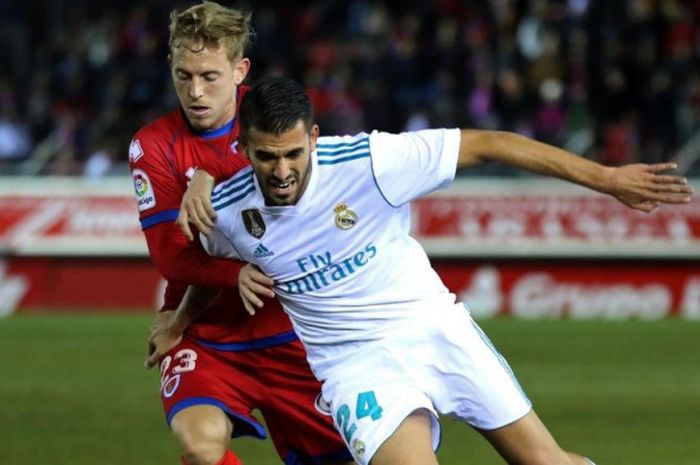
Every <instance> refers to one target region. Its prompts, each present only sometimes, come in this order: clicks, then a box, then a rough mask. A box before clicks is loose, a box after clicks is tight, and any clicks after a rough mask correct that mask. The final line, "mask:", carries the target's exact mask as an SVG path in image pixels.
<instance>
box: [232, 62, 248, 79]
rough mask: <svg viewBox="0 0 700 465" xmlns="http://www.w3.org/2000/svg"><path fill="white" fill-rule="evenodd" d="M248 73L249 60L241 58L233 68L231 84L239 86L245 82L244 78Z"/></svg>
mask: <svg viewBox="0 0 700 465" xmlns="http://www.w3.org/2000/svg"><path fill="white" fill-rule="evenodd" d="M248 71H250V60H249V59H248V58H241V59H240V60H238V62H237V63H236V64H235V65H234V66H233V82H234V83H235V84H236V85H237V86H239V85H241V83H242V82H243V81H244V80H245V77H246V76H247V75H248Z"/></svg>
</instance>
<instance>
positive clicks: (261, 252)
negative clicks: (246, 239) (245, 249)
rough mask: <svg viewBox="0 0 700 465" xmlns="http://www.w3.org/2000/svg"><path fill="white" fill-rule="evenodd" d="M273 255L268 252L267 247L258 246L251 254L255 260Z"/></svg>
mask: <svg viewBox="0 0 700 465" xmlns="http://www.w3.org/2000/svg"><path fill="white" fill-rule="evenodd" d="M274 254H275V253H274V252H272V251H270V250H269V249H268V248H267V247H265V246H264V245H262V244H260V245H258V246H257V247H256V248H255V252H253V256H254V257H255V258H265V257H271V256H273V255H274Z"/></svg>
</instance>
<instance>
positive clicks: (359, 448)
mask: <svg viewBox="0 0 700 465" xmlns="http://www.w3.org/2000/svg"><path fill="white" fill-rule="evenodd" d="M352 450H354V451H355V457H357V458H358V459H359V460H362V458H363V457H364V456H365V443H364V442H362V441H360V440H359V439H355V440H354V441H352Z"/></svg>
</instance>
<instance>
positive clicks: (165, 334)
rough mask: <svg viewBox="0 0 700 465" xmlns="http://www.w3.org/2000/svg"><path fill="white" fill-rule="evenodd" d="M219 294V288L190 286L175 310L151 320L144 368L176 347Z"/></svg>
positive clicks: (159, 314) (152, 364) (165, 312)
mask: <svg viewBox="0 0 700 465" xmlns="http://www.w3.org/2000/svg"><path fill="white" fill-rule="evenodd" d="M220 293H221V288H204V287H192V286H190V287H189V288H188V289H187V292H185V295H184V296H183V298H182V300H181V301H180V305H178V307H177V309H175V310H166V311H162V312H159V313H158V315H156V318H155V319H154V320H153V325H152V326H151V334H150V335H149V337H148V356H147V358H146V362H145V363H144V365H145V367H146V368H151V367H152V366H154V365H155V364H157V363H158V360H160V359H161V357H163V356H164V355H165V354H166V353H168V351H169V350H170V349H172V348H173V347H175V346H176V345H178V344H179V343H180V341H181V340H182V335H183V334H184V332H185V329H187V327H188V326H189V325H190V324H191V323H192V322H193V321H195V320H196V319H197V317H198V316H199V315H200V314H201V313H202V311H203V309H204V308H206V306H207V304H208V303H209V302H211V300H212V299H214V298H216V296H218V295H219V294H220Z"/></svg>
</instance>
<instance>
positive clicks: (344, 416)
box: [336, 391, 382, 443]
mask: <svg viewBox="0 0 700 465" xmlns="http://www.w3.org/2000/svg"><path fill="white" fill-rule="evenodd" d="M365 417H371V418H372V421H375V420H379V419H380V418H381V417H382V408H381V407H380V406H379V404H378V403H377V397H376V396H375V395H374V391H366V392H361V393H359V394H358V395H357V405H356V406H355V418H357V419H358V420H361V419H363V418H365ZM350 420H351V419H350V407H349V406H348V404H343V405H341V406H340V407H338V412H337V414H336V421H337V422H338V425H339V426H340V428H341V429H342V430H343V436H345V440H346V441H347V442H348V443H350V439H351V438H352V436H353V435H354V434H355V431H357V425H356V424H355V422H354V421H353V422H351V421H350Z"/></svg>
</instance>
